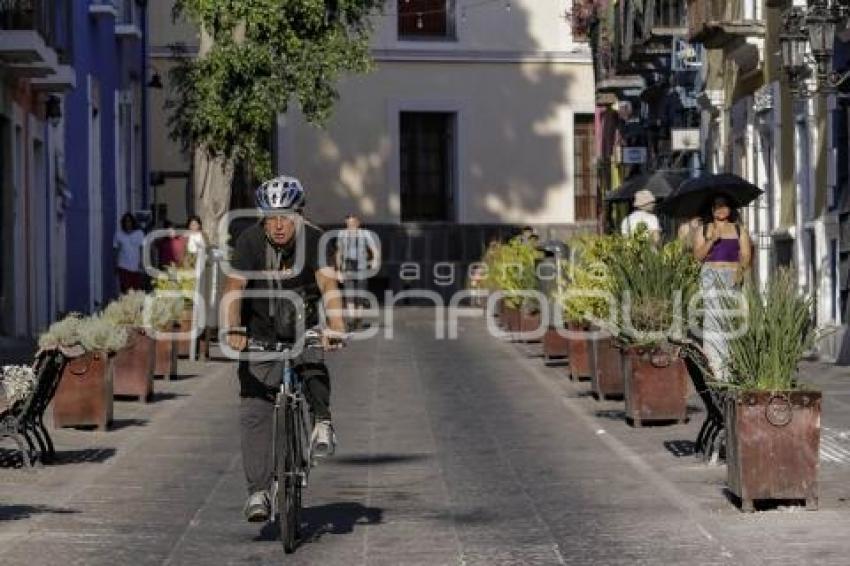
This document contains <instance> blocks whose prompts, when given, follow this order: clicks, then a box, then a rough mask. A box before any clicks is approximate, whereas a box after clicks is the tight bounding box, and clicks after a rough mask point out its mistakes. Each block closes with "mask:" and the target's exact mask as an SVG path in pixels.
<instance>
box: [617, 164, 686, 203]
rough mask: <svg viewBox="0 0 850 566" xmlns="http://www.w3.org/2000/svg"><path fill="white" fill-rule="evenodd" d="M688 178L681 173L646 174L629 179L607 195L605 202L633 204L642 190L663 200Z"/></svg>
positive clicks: (657, 172)
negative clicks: (636, 194)
mask: <svg viewBox="0 0 850 566" xmlns="http://www.w3.org/2000/svg"><path fill="white" fill-rule="evenodd" d="M687 178H688V176H687V175H686V174H685V173H682V172H679V171H656V172H655V173H651V174H648V173H644V174H642V175H637V176H636V177H632V178H630V179H627V180H626V181H625V182H624V183H623V184H622V185H620V186H619V187H618V188H617V190H616V191H614V192H612V193H610V194H608V195H606V196H605V200H607V201H609V202H616V201H628V202H631V201H632V200H633V199H634V198H635V193H636V192H638V191H640V190H642V189H645V190H647V191H649V192H651V193H652V194H653V195H654V196H655V198H657V199H663V198H666V197H667V195H669V194H670V193H672V192H673V191H674V190H675V189H676V188H677V187H678V186H679V185H680V184H681V183H682V181H684V180H685V179H687Z"/></svg>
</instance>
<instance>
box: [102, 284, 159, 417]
mask: <svg viewBox="0 0 850 566" xmlns="http://www.w3.org/2000/svg"><path fill="white" fill-rule="evenodd" d="M144 305H145V294H144V293H143V292H141V291H131V292H130V293H128V294H126V295H123V296H122V297H120V298H119V299H118V300H117V301H113V302H112V303H110V304H109V305H107V307H106V309H104V311H103V318H104V319H105V320H107V321H109V322H111V323H112V324H114V325H116V326H121V327H123V328H125V330H126V332H127V343H126V344H125V345H124V347H122V348H121V349H120V350H118V352H117V353H116V355H115V377H114V381H113V383H112V393H113V394H114V395H118V396H128V397H137V398H138V399H139V401H143V402H147V401H149V400H150V398H151V396H152V395H153V371H154V362H155V356H156V347H155V343H154V340H153V338H152V337H151V336H150V332H149V330H148V329H146V328H145V325H144V320H143V312H142V311H143V309H144Z"/></svg>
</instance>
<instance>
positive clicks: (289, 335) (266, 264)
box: [231, 222, 332, 342]
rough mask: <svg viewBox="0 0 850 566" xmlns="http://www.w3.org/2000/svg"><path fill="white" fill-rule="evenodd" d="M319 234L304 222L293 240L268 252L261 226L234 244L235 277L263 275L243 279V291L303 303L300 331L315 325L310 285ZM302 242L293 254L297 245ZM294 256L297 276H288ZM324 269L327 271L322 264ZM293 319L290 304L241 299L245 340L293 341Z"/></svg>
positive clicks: (314, 289) (315, 294) (315, 293)
mask: <svg viewBox="0 0 850 566" xmlns="http://www.w3.org/2000/svg"><path fill="white" fill-rule="evenodd" d="M321 236H322V230H321V229H319V228H317V227H315V226H313V225H312V224H309V223H307V222H304V223H303V224H302V226H301V228H300V231H299V233H298V235H297V236H296V237H295V238H293V240H292V241H291V242H289V243H288V244H287V245H285V246H281V247H277V246H273V245H272V244H271V243H270V242H269V240H268V239H267V237H266V233H265V229H264V228H263V225H262V224H261V223H257V224H254V225H252V226H251V227H249V228H246V229H245V230H244V231H243V232H242V233H241V234H240V235H239V237H238V238H237V239H236V245H235V247H234V250H233V258H232V262H231V263H232V265H233V267H234V268H235V269H237V270H238V271H243V272H245V271H256V272H260V271H262V272H265V273H262V274H259V273H257V274H244V275H245V277H247V278H248V284H247V286H246V289H247V290H260V291H265V292H269V291H271V292H274V291H295V292H296V293H298V294H299V295H300V296H301V297H302V298H303V300H304V306H305V311H304V316H305V321H304V324H305V328H310V327H312V326H315V325H316V324H317V323H318V301H319V300H321V292H320V291H319V287H318V285H317V283H316V271H317V270H318V269H319V268H320V267H322V265H321V264H320V261H319V258H320V255H319V254H320V250H319V241H320V239H321ZM299 239H303V249H301V250H299V249H298V247H299V245H298V240H299ZM296 254H298V255H301V256H302V257H303V265H302V268H301V270H300V271H298V272H295V271H293V269H294V267H296V266H295V265H294V264H295V262H296ZM325 265H332V264H328V263H327V262H326V264H325ZM298 316H299V313H298V310H297V308H296V306H295V305H294V304H293V302H292V301H291V300H289V299H286V298H282V299H281V298H278V299H271V298H268V297H243V299H242V324H243V325H244V326H245V327H246V328H247V329H248V336H250V337H252V338H255V339H257V340H262V341H265V342H275V341H281V342H292V341H294V340H295V339H296V331H297V327H298V324H297V323H298V322H299V321H298V318H297V317H298Z"/></svg>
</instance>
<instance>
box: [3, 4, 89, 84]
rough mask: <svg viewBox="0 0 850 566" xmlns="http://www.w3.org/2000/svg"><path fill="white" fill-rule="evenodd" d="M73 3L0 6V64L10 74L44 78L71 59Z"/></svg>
mask: <svg viewBox="0 0 850 566" xmlns="http://www.w3.org/2000/svg"><path fill="white" fill-rule="evenodd" d="M72 1H73V0H4V1H3V2H0V63H5V64H6V65H7V66H8V68H9V69H10V70H11V71H12V73H13V74H15V75H18V76H23V77H44V76H48V75H50V74H51V73H53V72H55V71H56V70H57V67H58V66H59V65H60V64H70V63H71V61H72V59H73V41H72V38H73V33H72V32H73V19H72V5H71V4H72Z"/></svg>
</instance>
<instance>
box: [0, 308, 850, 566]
mask: <svg viewBox="0 0 850 566" xmlns="http://www.w3.org/2000/svg"><path fill="white" fill-rule="evenodd" d="M396 313H397V316H396V324H395V336H394V338H393V339H391V340H390V339H387V338H385V337H378V338H374V339H372V340H370V341H368V342H361V343H355V344H353V345H352V346H351V347H350V348H349V349H348V350H347V351H345V352H342V353H340V354H334V355H333V356H332V357H331V358H330V364H331V366H332V371H333V374H334V377H335V382H334V387H335V390H334V408H335V418H336V423H337V429H338V433H339V437H340V441H341V448H340V451H339V452H338V455H337V456H336V457H335V458H333V459H332V460H330V461H328V462H327V463H325V464H324V465H322V466H321V467H319V468H317V469H316V470H315V472H314V474H313V476H312V478H311V479H312V485H311V486H310V489H309V491H308V494H307V499H306V502H305V504H306V506H307V509H306V512H305V515H304V519H305V520H306V522H307V526H306V532H307V534H308V540H307V542H306V543H305V544H303V545H302V546H301V547H300V548H299V549H298V552H297V553H296V554H295V555H293V556H292V557H288V558H286V559H284V558H283V554H282V549H281V546H280V544H279V543H278V542H277V541H276V540H274V533H271V532H267V531H266V530H261V529H260V528H258V527H257V526H256V525H250V524H247V523H244V522H243V521H242V520H241V515H240V511H241V506H242V503H243V500H244V496H245V493H244V487H243V478H242V471H241V460H240V456H239V443H238V437H237V427H236V423H237V417H236V410H237V402H236V394H237V387H236V383H235V379H234V377H233V366H232V364H229V363H224V362H211V363H207V364H202V363H190V362H186V361H183V362H181V371H182V372H183V373H184V374H185V375H184V376H183V378H182V379H180V380H177V381H173V382H170V383H163V382H157V388H158V391H159V393H158V396H157V399H156V401H155V402H153V403H151V404H149V405H143V404H138V403H130V402H120V403H118V404H117V405H116V409H115V413H116V417H117V419H118V422H117V425H118V426H117V428H116V429H115V430H112V431H109V432H106V433H101V432H96V431H75V430H62V431H58V432H57V434H56V441H57V445H58V446H59V448H60V450H62V457H61V461H60V463H59V464H57V465H53V466H49V467H45V468H42V469H40V470H38V471H36V472H35V473H34V474H27V473H26V472H25V471H23V470H20V469H10V468H0V563H2V564H10V565H17V564H22V565H27V566H38V565H41V564H44V565H47V564H50V565H53V564H59V563H61V564H81V565H83V564H85V565H98V564H104V565H106V564H109V565H113V564H193V565H194V564H211V565H212V564H216V565H218V564H280V563H282V562H283V563H291V564H305V565H307V564H315V565H319V564H321V565H334V564H345V565H347V566H349V565H354V564H358V565H359V564H376V565H377V564H388V565H400V564H427V565H433V564H481V565H488V566H490V565H497V564H506V565H518V564H623V565H627V564H628V565H635V564H647V565H649V564H653V565H657V564H688V565H699V564H746V565H749V564H772V563H775V562H778V561H780V560H781V561H782V562H784V563H788V564H800V563H807V564H836V565H838V564H841V565H844V564H847V555H848V553H850V540H848V538H847V535H846V533H848V532H850V503H848V499H847V498H848V497H850V483H848V480H850V437H848V436H847V434H845V431H848V432H850V412H848V411H847V408H848V405H850V383H848V381H850V375H848V373H847V372H846V370H844V371H840V370H837V369H834V368H826V367H825V366H820V365H814V366H807V368H804V371H806V370H808V371H810V373H811V375H812V376H813V378H814V380H815V381H817V382H818V383H820V384H821V385H822V386H823V388H824V389H825V393H826V399H827V400H826V414H825V417H824V426H825V427H826V428H827V429H828V431H827V435H826V436H828V438H829V442H830V443H832V444H831V448H830V449H829V450H828V454H826V455H825V457H824V461H823V467H822V474H821V477H822V483H823V485H822V496H821V510H820V511H818V512H806V511H799V510H796V509H780V510H776V511H771V512H765V513H756V514H752V515H747V514H742V513H740V512H739V511H737V510H736V509H735V508H734V507H733V506H732V505H731V504H730V503H729V502H728V501H727V500H726V498H725V497H724V495H723V485H724V479H725V469H724V468H723V467H706V466H703V465H701V464H699V463H697V462H696V461H695V460H694V459H693V457H691V456H690V455H689V454H688V450H689V447H690V443H689V441H691V440H693V438H694V437H695V434H696V430H697V427H698V425H699V421H700V419H701V415H699V414H696V413H695V414H694V415H693V416H694V418H693V419H692V422H691V423H690V424H688V425H677V426H670V427H649V428H644V429H631V428H629V427H628V426H626V425H625V424H624V423H623V421H622V412H621V411H622V402H620V403H616V402H605V403H598V402H596V401H595V400H593V399H592V398H590V397H589V396H588V395H587V392H586V391H587V388H588V387H587V385H586V384H572V383H570V382H568V381H567V380H566V379H565V377H564V376H565V373H564V369H563V368H557V367H551V368H547V367H544V366H543V364H542V360H541V359H539V357H538V356H539V345H519V344H510V343H506V342H503V341H500V340H497V339H494V338H492V337H490V336H488V335H487V334H486V332H485V329H484V324H483V320H482V319H481V318H480V317H479V318H468V319H465V320H463V321H462V325H461V331H460V339H458V340H453V341H446V340H442V341H437V340H435V339H434V329H433V322H432V317H433V314H434V313H433V311H430V310H419V309H399V310H397V311H396ZM694 406H695V409H694V410H695V411H697V410H698V409H697V408H696V407H698V403H697V402H695V404H694ZM842 451H846V456H847V458H845V452H842ZM0 454H6V456H8V452H0ZM7 460H8V458H7Z"/></svg>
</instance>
